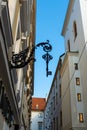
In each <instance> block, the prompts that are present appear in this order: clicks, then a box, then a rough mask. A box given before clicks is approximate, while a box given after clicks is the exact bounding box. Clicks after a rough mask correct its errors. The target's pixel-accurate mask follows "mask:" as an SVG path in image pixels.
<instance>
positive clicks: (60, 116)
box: [60, 111, 62, 126]
mask: <svg viewBox="0 0 87 130" xmlns="http://www.w3.org/2000/svg"><path fill="white" fill-rule="evenodd" d="M60 126H62V111H60Z"/></svg>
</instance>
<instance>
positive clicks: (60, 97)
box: [59, 84, 61, 98]
mask: <svg viewBox="0 0 87 130" xmlns="http://www.w3.org/2000/svg"><path fill="white" fill-rule="evenodd" d="M59 89H60V98H61V84H60V87H59Z"/></svg>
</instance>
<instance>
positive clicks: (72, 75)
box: [45, 0, 87, 130]
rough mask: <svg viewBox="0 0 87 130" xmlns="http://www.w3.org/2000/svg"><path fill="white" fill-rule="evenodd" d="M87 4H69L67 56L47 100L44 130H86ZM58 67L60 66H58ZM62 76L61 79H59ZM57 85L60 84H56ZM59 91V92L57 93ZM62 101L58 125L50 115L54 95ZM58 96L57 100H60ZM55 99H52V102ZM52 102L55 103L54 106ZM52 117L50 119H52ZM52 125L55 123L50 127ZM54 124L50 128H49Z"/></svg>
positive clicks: (72, 0)
mask: <svg viewBox="0 0 87 130" xmlns="http://www.w3.org/2000/svg"><path fill="white" fill-rule="evenodd" d="M86 12H87V1H86V0H70V1H69V5H68V9H67V13H66V17H65V21H64V25H63V29H62V36H63V37H64V42H65V54H64V55H63V57H62V59H61V58H60V59H61V60H60V59H59V61H61V67H60V69H59V68H58V67H57V68H58V69H57V70H56V73H55V76H54V80H53V84H52V86H51V90H50V93H49V96H48V101H47V105H46V109H45V118H46V120H47V121H48V123H47V121H45V122H46V123H47V124H45V130H50V129H52V130H58V129H59V130H86V129H87V116H86V113H87V103H86V100H87V91H86V86H87V80H86V77H87V69H86V66H87V60H86V57H87V32H86V28H87V15H86ZM58 66H59V62H58ZM59 74H60V79H59V78H58V75H59ZM56 81H57V82H56ZM59 84H60V87H59ZM56 88H59V90H56ZM54 90H56V93H58V95H59V96H60V97H61V98H57V99H58V101H57V102H58V104H60V105H59V106H58V107H57V105H56V104H55V109H54V110H53V113H55V111H56V108H57V112H56V115H57V119H58V120H57V122H56V116H55V115H54V114H49V112H50V111H49V110H50V108H51V109H52V107H53V104H51V101H52V100H53V99H54V100H55V101H54V102H56V98H55V97H56V93H55V94H54V98H53V96H52V95H53V91H54ZM59 96H58V97H59ZM51 97H52V99H51ZM54 102H53V103H54ZM49 117H50V118H49ZM50 122H52V123H50ZM50 124H51V125H50Z"/></svg>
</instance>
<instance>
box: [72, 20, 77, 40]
mask: <svg viewBox="0 0 87 130" xmlns="http://www.w3.org/2000/svg"><path fill="white" fill-rule="evenodd" d="M73 30H74V40H75V39H76V37H77V25H76V21H74V22H73Z"/></svg>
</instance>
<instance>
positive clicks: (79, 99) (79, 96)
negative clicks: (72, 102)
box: [77, 93, 81, 102]
mask: <svg viewBox="0 0 87 130" xmlns="http://www.w3.org/2000/svg"><path fill="white" fill-rule="evenodd" d="M77 100H78V102H80V101H81V93H77Z"/></svg>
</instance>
